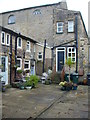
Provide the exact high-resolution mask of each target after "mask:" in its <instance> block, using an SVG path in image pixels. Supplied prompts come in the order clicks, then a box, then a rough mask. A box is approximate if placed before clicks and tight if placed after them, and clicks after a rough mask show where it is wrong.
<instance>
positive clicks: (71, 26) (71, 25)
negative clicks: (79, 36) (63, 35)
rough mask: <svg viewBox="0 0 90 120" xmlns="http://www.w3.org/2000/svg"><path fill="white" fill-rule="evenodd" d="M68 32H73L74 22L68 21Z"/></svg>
mask: <svg viewBox="0 0 90 120" xmlns="http://www.w3.org/2000/svg"><path fill="white" fill-rule="evenodd" d="M68 32H74V22H73V21H68Z"/></svg>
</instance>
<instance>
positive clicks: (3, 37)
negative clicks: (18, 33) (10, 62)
mask: <svg viewBox="0 0 90 120" xmlns="http://www.w3.org/2000/svg"><path fill="white" fill-rule="evenodd" d="M4 40H5V34H4V33H2V43H5V41H4Z"/></svg>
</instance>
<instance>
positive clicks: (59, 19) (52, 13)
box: [0, 1, 88, 75]
mask: <svg viewBox="0 0 90 120" xmlns="http://www.w3.org/2000/svg"><path fill="white" fill-rule="evenodd" d="M0 25H1V26H3V27H5V28H8V29H10V30H13V31H15V32H17V33H20V34H22V35H24V36H27V37H29V36H30V38H32V39H34V40H36V41H37V42H39V43H40V44H43V43H44V40H45V39H46V41H47V45H48V46H50V47H51V49H52V55H51V58H52V59H51V64H49V66H51V67H52V69H54V68H55V69H56V71H57V72H58V71H61V70H62V68H63V66H65V70H66V71H68V69H67V67H66V65H65V63H66V59H67V58H71V59H72V61H73V62H74V63H75V64H74V66H73V67H72V71H77V72H80V74H81V75H84V73H85V75H86V73H87V72H88V36H87V31H86V28H85V24H84V21H83V18H82V15H81V13H80V12H79V11H73V10H68V7H67V3H66V2H65V1H61V2H59V3H54V4H47V5H41V6H35V7H30V8H24V9H20V10H14V11H8V12H4V13H1V14H0ZM40 54H41V53H40ZM48 54H49V53H48ZM47 61H48V60H47ZM81 71H82V72H81Z"/></svg>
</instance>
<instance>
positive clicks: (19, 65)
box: [17, 58, 22, 70]
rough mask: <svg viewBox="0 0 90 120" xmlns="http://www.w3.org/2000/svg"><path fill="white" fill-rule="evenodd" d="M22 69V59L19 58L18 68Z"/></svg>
mask: <svg viewBox="0 0 90 120" xmlns="http://www.w3.org/2000/svg"><path fill="white" fill-rule="evenodd" d="M21 69H22V59H21V58H17V70H21Z"/></svg>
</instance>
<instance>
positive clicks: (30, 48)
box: [26, 41, 31, 52]
mask: <svg viewBox="0 0 90 120" xmlns="http://www.w3.org/2000/svg"><path fill="white" fill-rule="evenodd" d="M27 42H29V44H28V45H29V50H27V44H26V52H31V51H30V49H31V43H30V41H27Z"/></svg>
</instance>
